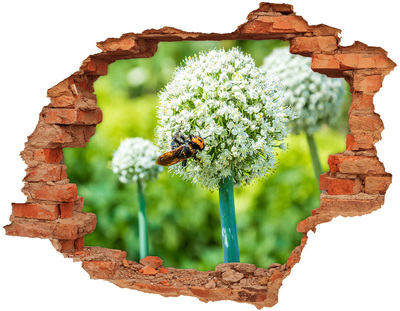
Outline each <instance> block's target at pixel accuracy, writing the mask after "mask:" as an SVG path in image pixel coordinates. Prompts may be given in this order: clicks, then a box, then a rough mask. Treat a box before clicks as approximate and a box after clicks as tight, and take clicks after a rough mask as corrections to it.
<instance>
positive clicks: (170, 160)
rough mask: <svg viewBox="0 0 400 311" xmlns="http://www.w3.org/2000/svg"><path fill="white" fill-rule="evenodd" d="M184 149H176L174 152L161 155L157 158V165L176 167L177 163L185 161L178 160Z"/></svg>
mask: <svg viewBox="0 0 400 311" xmlns="http://www.w3.org/2000/svg"><path fill="white" fill-rule="evenodd" d="M182 148H183V146H181V147H179V148H176V149H174V150H171V151H168V152H166V153H163V154H162V155H160V156H159V157H158V158H157V160H156V164H157V165H161V166H171V165H174V164H176V163H179V162H181V161H183V160H184V159H182V158H181V159H180V158H178V155H179V153H180V151H181V149H182Z"/></svg>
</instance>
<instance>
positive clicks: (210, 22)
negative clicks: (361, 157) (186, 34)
mask: <svg viewBox="0 0 400 311" xmlns="http://www.w3.org/2000/svg"><path fill="white" fill-rule="evenodd" d="M395 3H396V2H395V1H384V0H381V1H348V0H347V1H343V0H336V1H326V2H325V1H318V0H313V1H304V0H303V1H299V0H292V1H291V4H293V5H294V9H295V11H296V12H297V13H298V14H299V15H301V16H303V17H304V18H305V19H306V20H307V21H308V22H309V24H310V25H316V24H320V23H324V24H327V25H329V26H332V27H336V28H339V29H342V45H351V44H352V43H353V42H354V41H355V40H358V41H361V42H364V43H366V44H368V45H371V46H380V47H382V48H384V49H385V50H387V51H388V52H389V57H390V58H391V59H392V60H393V61H395V62H396V63H397V64H400V57H399V56H400V55H399V54H400V53H399V46H398V44H397V41H398V40H397V37H398V30H399V29H398V28H399V26H398V12H397V10H396V7H395ZM0 6H1V8H0V26H1V27H0V32H1V44H0V53H1V62H2V63H1V67H0V68H1V69H0V70H1V84H0V90H1V93H0V96H1V106H2V112H1V114H0V118H1V120H0V126H1V131H0V133H1V152H0V156H1V161H0V163H1V168H2V170H1V178H0V182H1V188H0V189H1V196H0V200H1V208H0V224H1V226H4V225H6V224H8V217H9V215H10V213H11V202H19V203H22V202H25V197H24V196H23V194H22V193H21V192H20V189H21V188H22V187H23V183H22V179H23V177H24V176H25V173H24V169H25V164H24V163H23V162H22V160H21V159H20V157H19V152H20V151H21V150H23V148H24V143H25V141H26V137H27V136H28V135H30V134H31V133H32V132H33V130H34V127H35V126H36V124H37V122H38V115H39V112H40V110H41V109H42V107H43V106H45V105H47V104H48V103H49V100H48V99H47V98H46V90H47V89H48V88H50V87H52V86H53V85H55V84H57V83H58V82H60V81H61V80H63V79H64V78H66V77H68V76H69V75H71V74H72V73H73V72H74V71H76V70H77V69H78V68H79V66H80V65H81V63H82V61H83V60H84V59H85V58H86V57H87V56H88V55H90V54H93V53H97V52H98V51H99V50H98V49H97V48H96V45H95V43H96V42H98V41H102V40H105V39H106V38H108V37H120V36H121V35H122V34H123V33H127V32H141V31H143V30H145V29H148V28H161V27H163V26H173V27H176V28H180V29H183V30H187V31H201V32H220V33H223V32H231V31H234V30H235V29H236V27H237V26H238V25H240V24H242V23H244V22H245V21H246V16H247V14H248V13H249V12H250V11H252V10H254V9H256V8H258V1H255V0H246V1H245V0H243V1H228V0H223V1H215V0H214V1H209V0H207V1H204V0H203V1H171V0H170V1H164V2H162V1H150V0H148V1H140V3H135V1H130V2H129V4H126V3H124V1H120V0H114V1H68V2H65V1H64V2H62V4H61V2H51V1H48V2H47V1H40V0H37V1H4V2H2V4H1V5H0ZM399 70H400V69H399V68H397V70H395V71H394V72H392V73H391V74H390V75H389V76H387V77H386V78H385V80H384V84H383V88H382V89H381V91H380V92H379V93H378V94H377V95H376V96H375V97H374V103H375V106H376V111H377V113H379V114H380V115H381V117H382V119H383V122H384V124H385V131H384V132H383V135H382V136H383V139H382V141H381V142H379V143H378V144H377V148H378V156H379V158H380V160H381V161H382V162H383V163H384V164H385V168H386V171H387V172H390V173H392V174H393V184H392V185H391V187H390V189H389V191H388V193H387V195H386V203H385V205H384V207H383V208H382V209H380V210H378V211H376V212H374V213H372V214H370V215H366V216H363V217H354V218H342V217H339V218H336V219H334V220H333V221H331V222H330V223H327V224H323V225H319V226H318V227H317V232H316V234H313V233H310V234H309V240H308V244H307V246H306V248H305V249H304V252H303V255H302V259H301V262H300V263H299V264H298V265H296V266H295V268H294V269H293V270H292V273H291V275H290V276H289V277H288V278H287V279H285V280H284V283H283V286H282V288H281V290H280V295H279V303H278V304H277V305H276V306H275V307H273V308H272V310H308V311H309V310H343V311H345V310H400V302H399V289H400V286H399V277H400V268H399V259H400V257H399V256H398V255H399V251H398V249H399V238H400V234H399V230H398V229H397V227H398V222H399V219H400V211H399V204H398V201H397V197H396V195H397V194H398V193H399V192H400V189H399V188H400V182H399V176H400V167H399V162H398V160H397V159H396V158H397V157H398V155H397V154H396V151H397V150H398V146H397V145H398V142H399V126H400V122H399V121H398V114H397V113H398V111H399V109H398V107H399V96H398V90H399ZM0 231H1V233H0V243H1V248H0V284H1V288H2V290H1V292H0V297H1V299H0V309H1V310H22V309H28V308H29V309H30V310H83V309H84V308H90V310H109V309H111V308H112V309H118V310H134V309H135V308H136V307H143V308H146V310H157V309H158V308H162V309H163V310H176V311H178V310H187V309H188V308H190V309H191V310H220V309H221V308H224V309H225V308H228V307H229V308H230V309H231V310H256V309H255V307H253V306H252V305H248V304H238V303H233V302H229V301H227V302H226V301H225V302H216V303H208V304H204V303H202V302H199V301H198V300H197V299H195V298H191V297H179V298H164V297H161V296H159V295H154V294H153V295H152V294H144V293H141V292H137V291H132V290H128V289H120V288H118V287H116V286H114V285H112V284H111V283H108V282H106V281H94V280H90V279H89V277H88V275H87V274H86V272H84V270H83V269H81V267H80V264H79V263H72V262H71V261H70V260H67V259H64V258H63V257H62V255H61V254H59V253H57V252H55V251H54V249H53V248H52V246H50V243H49V241H48V240H41V239H28V238H21V237H7V236H5V235H4V230H2V229H1V230H0Z"/></svg>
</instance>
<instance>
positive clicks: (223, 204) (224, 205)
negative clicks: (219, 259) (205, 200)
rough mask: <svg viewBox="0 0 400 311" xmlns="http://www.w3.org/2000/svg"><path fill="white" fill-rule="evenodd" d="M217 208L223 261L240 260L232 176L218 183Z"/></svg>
mask: <svg viewBox="0 0 400 311" xmlns="http://www.w3.org/2000/svg"><path fill="white" fill-rule="evenodd" d="M219 208H220V213H221V231H222V248H223V253H224V262H225V263H227V262H240V259H239V244H238V234H237V227H236V215H235V200H234V195H233V178H232V176H228V177H226V178H224V179H222V180H221V181H220V183H219Z"/></svg>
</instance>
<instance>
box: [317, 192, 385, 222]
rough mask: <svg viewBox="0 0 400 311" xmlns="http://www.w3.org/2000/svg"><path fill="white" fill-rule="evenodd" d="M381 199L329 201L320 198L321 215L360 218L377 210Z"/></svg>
mask: <svg viewBox="0 0 400 311" xmlns="http://www.w3.org/2000/svg"><path fill="white" fill-rule="evenodd" d="M382 204H383V198H375V197H373V198H371V199H360V198H354V199H330V198H321V213H329V214H331V215H332V216H333V217H336V216H361V215H365V214H368V213H371V212H373V211H375V210H377V209H379V208H380V207H381V206H382Z"/></svg>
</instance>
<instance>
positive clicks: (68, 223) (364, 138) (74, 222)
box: [5, 3, 396, 308]
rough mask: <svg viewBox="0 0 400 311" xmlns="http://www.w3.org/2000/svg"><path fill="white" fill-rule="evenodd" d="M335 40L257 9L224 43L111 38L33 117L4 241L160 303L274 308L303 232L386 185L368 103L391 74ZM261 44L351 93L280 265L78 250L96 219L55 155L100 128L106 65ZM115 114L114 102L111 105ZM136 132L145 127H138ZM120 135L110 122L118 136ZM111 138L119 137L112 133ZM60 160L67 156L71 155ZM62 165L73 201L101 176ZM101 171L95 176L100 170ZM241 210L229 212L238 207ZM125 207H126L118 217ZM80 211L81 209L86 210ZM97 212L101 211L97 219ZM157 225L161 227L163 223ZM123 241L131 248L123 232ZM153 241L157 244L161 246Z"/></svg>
mask: <svg viewBox="0 0 400 311" xmlns="http://www.w3.org/2000/svg"><path fill="white" fill-rule="evenodd" d="M339 32H340V30H338V29H336V28H332V27H329V26H326V25H308V23H307V22H306V21H305V20H304V19H303V18H302V17H301V16H298V15H297V14H296V13H295V12H294V11H293V7H292V6H291V5H286V4H271V3H261V4H260V7H259V9H257V10H255V11H253V12H251V13H250V14H249V16H248V19H247V22H246V23H244V24H242V25H240V26H239V27H238V29H237V30H236V31H234V32H232V33H228V34H215V33H210V34H202V33H188V32H185V31H181V30H178V29H174V28H170V27H165V28H162V29H159V30H154V29H152V30H147V31H145V32H143V33H141V34H125V35H123V36H122V37H121V38H118V39H114V38H110V39H107V40H106V41H104V42H100V43H98V47H99V48H100V49H101V53H98V54H96V55H91V56H89V57H88V58H87V59H86V60H84V62H83V64H82V66H81V67H80V68H79V70H78V71H77V72H75V73H74V74H72V75H71V76H70V77H68V78H66V79H65V80H63V81H61V82H60V83H59V84H57V85H56V86H54V87H52V88H51V89H49V90H48V97H50V99H51V102H50V104H49V105H48V106H46V107H44V108H43V111H42V113H41V114H40V117H39V123H38V125H37V127H36V128H35V131H34V132H33V133H32V134H31V135H30V136H29V137H28V141H27V143H26V145H25V149H24V150H23V151H22V152H21V156H22V158H23V160H24V161H25V162H26V164H27V166H28V168H27V175H26V177H25V179H24V181H25V186H24V188H23V192H24V193H25V195H26V196H27V201H26V202H25V203H13V209H12V215H11V224H10V225H7V226H5V230H6V233H7V234H8V235H15V236H25V237H39V238H47V239H50V240H51V241H52V243H53V245H54V246H55V247H56V249H57V250H59V251H61V252H62V253H63V254H64V256H66V257H69V258H74V260H78V261H81V262H82V266H83V268H84V269H85V270H86V271H87V272H88V273H89V274H90V276H91V278H94V279H105V280H108V281H110V282H113V283H114V284H116V285H118V286H120V287H124V288H130V289H135V290H141V291H143V292H149V293H158V294H161V295H164V296H179V295H187V296H194V297H197V298H199V299H200V300H202V301H206V302H207V301H215V300H223V299H228V300H233V301H237V302H247V303H251V304H253V305H255V306H256V307H258V308H262V307H265V306H269V307H270V306H273V305H275V304H276V303H277V299H278V298H277V297H278V291H279V288H280V286H281V285H282V281H283V279H284V278H286V277H287V276H288V275H289V274H290V272H291V269H292V268H293V266H294V265H295V264H296V263H298V262H299V260H300V255H301V252H302V250H303V248H304V246H305V244H306V242H307V233H308V231H310V230H313V231H315V230H316V226H317V225H318V224H321V223H325V222H329V221H330V220H332V219H333V218H334V217H337V216H361V215H365V214H368V213H371V212H372V211H374V210H377V209H379V208H380V207H381V205H382V204H383V201H384V195H385V192H386V190H387V189H388V187H389V185H390V183H391V174H389V173H387V172H386V171H385V168H384V166H383V164H382V163H381V162H380V161H379V159H378V157H377V154H376V149H375V147H374V144H375V143H376V142H377V141H379V140H380V138H381V136H380V135H381V132H382V130H383V124H382V121H381V119H380V117H379V115H378V114H376V113H375V112H374V105H373V96H374V94H375V93H376V92H378V91H379V89H380V87H381V86H382V81H383V78H384V77H385V75H387V74H389V73H390V71H391V70H393V68H394V67H395V66H396V64H394V63H393V62H392V61H391V60H390V59H389V58H388V57H387V53H386V52H385V51H384V50H383V49H381V48H377V47H370V46H367V45H365V44H363V43H361V42H355V43H354V44H353V45H351V46H348V47H343V46H340V45H339V41H340V40H339V36H338V34H339ZM271 39H279V40H283V41H289V42H290V50H291V52H292V53H294V54H300V55H303V56H308V57H312V63H311V68H312V69H313V70H314V71H316V72H318V73H322V74H325V75H327V76H328V77H332V78H345V79H346V81H347V82H348V84H349V86H350V93H351V103H350V108H349V111H348V114H349V122H348V125H349V129H350V134H348V135H347V136H346V147H345V150H344V151H343V152H340V153H336V154H331V155H329V157H328V165H329V171H328V172H327V173H325V174H322V175H321V176H320V179H319V184H320V188H321V190H322V193H321V197H320V198H321V202H320V207H319V208H316V209H314V210H313V211H312V212H311V215H310V214H308V216H309V217H307V218H306V219H304V220H302V221H300V222H299V223H298V225H297V227H296V230H297V231H298V232H299V233H302V235H303V237H302V238H301V242H300V245H299V243H297V245H298V246H296V247H295V248H294V249H293V251H292V252H291V253H290V256H289V258H288V259H287V261H286V263H284V264H282V265H281V264H272V265H270V266H269V267H268V268H262V267H257V266H255V265H252V264H246V263H240V264H239V263H230V264H222V265H218V266H217V267H216V268H215V270H214V271H197V270H194V269H187V270H185V269H177V268H173V267H167V268H165V267H163V266H162V265H163V262H162V261H161V260H160V259H159V258H148V260H147V261H146V262H142V263H137V262H134V261H131V260H127V259H126V252H124V251H121V250H116V249H108V248H103V247H93V246H87V245H86V246H85V239H84V237H85V236H87V238H86V241H88V240H89V241H90V239H91V237H90V236H88V235H89V234H90V233H92V232H93V231H94V230H95V227H96V215H95V214H93V213H87V212H82V211H81V210H82V208H83V206H84V199H83V197H81V196H78V192H77V187H76V185H75V184H72V183H70V182H69V180H68V179H67V174H66V166H65V165H64V153H63V149H65V148H83V147H85V145H86V143H88V142H89V140H90V137H91V136H93V134H94V133H95V125H96V124H98V123H100V122H101V120H102V113H101V111H100V109H98V107H97V105H96V98H95V96H94V95H93V92H94V88H93V83H94V82H95V81H96V80H97V79H98V78H99V76H102V75H106V74H107V68H108V65H109V64H110V63H113V62H115V61H116V60H121V59H131V58H136V59H138V58H148V57H151V56H153V55H154V53H155V52H156V50H157V45H158V44H159V43H160V42H171V41H186V40H187V41H193V40H194V41H223V40H271ZM248 42H250V41H248ZM99 97H101V96H100V94H99ZM118 104H120V103H118V101H116V102H115V105H116V106H117V105H118ZM143 107H146V106H145V105H143ZM104 110H106V109H105V108H104ZM110 111H111V113H110ZM110 111H109V112H107V111H105V112H106V113H105V118H107V117H110V118H112V117H113V115H112V111H113V110H112V109H111V110H110ZM105 122H106V120H105ZM104 124H106V123H103V125H104ZM141 124H143V125H146V126H147V125H148V122H147V123H146V122H141ZM123 125H124V123H123V122H120V124H119V126H120V127H123ZM101 126H102V125H100V126H99V129H100V127H101ZM142 130H143V131H142ZM115 131H116V132H115V133H117V132H120V130H119V129H118V128H116V129H115ZM99 132H100V130H99ZM144 132H145V131H144V129H141V131H140V132H138V134H141V136H142V135H144V134H143V133H144ZM108 134H111V133H108ZM97 137H99V136H97ZM93 142H94V143H97V144H99V148H102V147H103V148H104V149H107V148H109V146H101V144H102V142H101V141H97V142H96V136H95V138H94V140H93ZM91 143H92V142H91ZM94 143H93V144H94ZM103 143H104V142H103ZM89 146H90V145H89ZM89 149H90V147H88V150H89ZM342 150H343V149H342ZM65 151H66V154H67V155H68V156H70V155H71V154H72V153H74V152H76V151H70V150H65ZM333 152H335V151H333ZM68 153H71V154H68ZM81 157H82V158H89V159H90V162H91V163H96V162H97V161H99V162H100V161H101V160H99V158H98V155H97V154H95V153H93V152H92V153H90V152H85V153H82V154H81ZM67 161H69V160H68V159H67ZM71 165H72V166H74V169H75V165H76V167H77V168H78V170H79V171H80V173H81V175H80V177H81V180H82V185H80V186H79V193H80V194H81V195H87V194H89V193H91V190H92V189H90V186H88V184H86V185H85V183H84V181H85V178H88V176H94V177H96V178H97V176H96V174H98V175H100V176H99V177H100V178H99V179H101V178H103V177H104V176H102V171H101V170H100V171H95V172H93V171H92V170H90V172H87V171H85V170H86V169H87V168H86V167H85V166H84V165H83V162H80V161H75V163H73V164H69V166H71ZM101 167H102V169H103V168H104V165H103V164H102V166H101ZM85 172H86V174H85ZM86 181H87V180H86ZM115 188H119V190H121V189H122V188H123V187H122V185H118V186H117V184H115ZM108 195H110V194H109V189H108V188H107V187H103V189H101V190H100V191H97V193H96V196H97V197H96V200H97V201H99V202H100V203H102V204H106V203H107V204H108V201H109V199H106V200H105V198H107V196H108ZM124 195H125V196H126V197H124V198H123V199H124V202H129V201H132V202H133V201H134V198H132V197H131V196H130V195H129V191H124ZM239 195H240V193H239ZM89 196H90V195H89ZM164 197H165V196H164ZM246 203H247V202H240V200H238V202H237V204H238V205H241V204H244V206H245V205H246ZM86 204H87V203H86ZM107 206H108V205H107ZM107 206H106V207H107ZM131 206H132V205H131V204H129V205H128V206H127V210H128V209H131V208H132V207H131ZM89 207H90V199H89V206H88V207H86V208H89ZM238 210H239V208H238ZM107 212H109V211H108V210H107V209H103V213H107ZM238 212H240V210H239V211H238ZM97 213H98V218H99V225H100V226H102V224H101V222H102V221H104V220H105V219H107V218H106V217H102V216H103V215H102V211H101V210H99V211H98V212H97ZM109 213H111V215H112V217H114V218H118V217H121V215H120V214H119V213H121V211H120V210H119V209H117V208H116V209H115V210H112V211H111V212H109ZM308 213H310V211H308ZM199 215H200V214H199ZM124 217H125V216H124V215H123V216H122V218H124ZM128 218H129V217H128ZM131 218H133V217H131ZM133 220H134V219H133ZM257 220H258V218H257ZM163 221H164V222H166V224H167V225H168V222H167V221H168V218H167V219H163ZM109 225H110V226H108V224H107V228H108V229H107V232H105V233H104V235H108V237H110V236H114V237H115V236H116V233H115V232H116V231H115V230H114V228H113V226H112V224H111V223H110V224H109ZM163 225H164V223H163ZM132 228H133V227H131V226H129V230H131V231H132ZM171 228H172V227H171ZM246 229H247V228H246ZM127 234H128V235H129V236H130V237H131V239H132V236H133V234H132V232H127ZM131 234H132V235H131ZM164 235H165V234H164ZM158 238H159V240H158V241H161V243H162V241H163V240H162V239H164V238H166V237H164V236H159V237H158ZM152 239H154V237H152ZM105 240H107V239H106V237H105ZM96 244H97V243H96ZM184 246H185V245H184ZM110 247H111V246H110ZM263 247H264V246H260V247H259V248H257V251H260V252H263ZM202 251H203V252H204V250H202ZM264 255H265V254H263V256H264ZM161 256H163V254H162V255H161ZM265 256H266V255H265ZM242 259H243V258H242ZM284 260H286V259H284ZM172 261H173V259H172ZM243 261H247V259H244V260H243ZM184 264H190V265H192V264H193V263H192V262H189V263H184ZM267 264H268V263H267ZM261 265H262V266H263V265H264V264H263V263H262V264H261Z"/></svg>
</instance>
